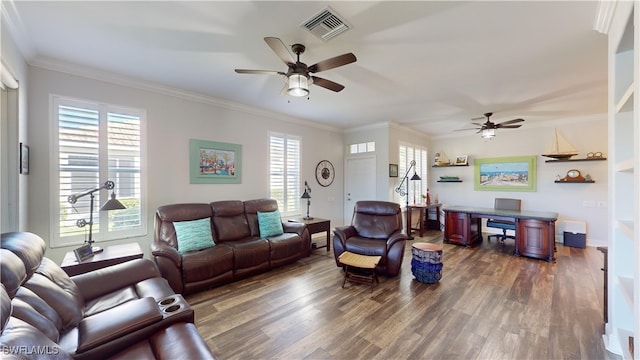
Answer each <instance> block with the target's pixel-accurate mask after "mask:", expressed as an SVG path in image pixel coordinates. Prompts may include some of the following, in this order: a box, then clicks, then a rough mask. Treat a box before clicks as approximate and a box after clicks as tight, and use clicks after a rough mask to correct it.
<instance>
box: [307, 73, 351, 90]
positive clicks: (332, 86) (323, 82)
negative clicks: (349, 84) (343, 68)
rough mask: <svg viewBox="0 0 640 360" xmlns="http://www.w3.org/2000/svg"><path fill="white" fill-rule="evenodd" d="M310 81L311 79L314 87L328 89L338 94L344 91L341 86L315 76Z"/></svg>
mask: <svg viewBox="0 0 640 360" xmlns="http://www.w3.org/2000/svg"><path fill="white" fill-rule="evenodd" d="M311 79H313V84H314V85H318V86H321V87H323V88H325V89H329V90H331V91H335V92H339V91H342V89H344V86H343V85H340V84H338V83H337V82H333V81H331V80H327V79H323V78H319V77H317V76H312V77H311Z"/></svg>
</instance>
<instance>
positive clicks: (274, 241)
mask: <svg viewBox="0 0 640 360" xmlns="http://www.w3.org/2000/svg"><path fill="white" fill-rule="evenodd" d="M268 239H269V241H270V242H271V260H279V259H288V258H291V257H292V256H296V255H300V254H301V253H302V241H301V240H300V236H298V234H292V233H284V234H282V235H278V236H270V237H269V238H268Z"/></svg>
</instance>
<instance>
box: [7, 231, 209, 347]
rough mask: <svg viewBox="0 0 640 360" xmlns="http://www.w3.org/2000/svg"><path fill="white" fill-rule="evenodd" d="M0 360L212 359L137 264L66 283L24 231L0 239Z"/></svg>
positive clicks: (156, 280)
mask: <svg viewBox="0 0 640 360" xmlns="http://www.w3.org/2000/svg"><path fill="white" fill-rule="evenodd" d="M0 245H1V246H0V278H1V280H2V286H1V287H0V305H1V319H0V325H1V333H0V354H1V355H2V356H0V357H2V358H3V359H5V358H7V359H11V358H19V359H24V358H29V359H30V358H35V359H37V358H43V359H105V358H115V359H118V358H121V359H132V358H135V359H158V358H166V359H177V358H190V359H212V358H214V355H213V354H212V353H211V350H210V349H209V348H208V346H207V345H206V343H205V341H204V340H203V338H202V337H201V336H200V334H199V333H198V331H197V329H196V327H195V326H194V324H193V320H194V314H193V309H191V307H190V306H189V304H188V303H186V302H185V301H184V298H182V296H181V295H177V294H175V293H174V292H173V291H172V290H171V288H170V287H169V285H168V284H167V282H166V280H165V279H163V278H162V277H161V276H160V273H159V271H158V269H157V268H156V266H155V264H154V263H153V262H152V261H150V260H148V259H137V260H132V261H128V262H125V263H122V264H118V265H114V266H110V267H106V268H102V269H99V270H95V271H91V272H88V273H84V274H80V275H76V276H73V277H69V276H68V275H67V274H66V273H65V272H64V271H63V270H62V268H60V266H58V265H57V264H56V263H54V262H53V261H52V260H50V259H48V258H46V257H44V253H45V249H46V246H45V242H44V240H42V238H40V237H39V236H38V235H36V234H32V233H28V232H15V233H5V234H2V235H1V240H0Z"/></svg>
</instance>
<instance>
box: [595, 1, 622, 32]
mask: <svg viewBox="0 0 640 360" xmlns="http://www.w3.org/2000/svg"><path fill="white" fill-rule="evenodd" d="M617 4H618V1H617V0H600V1H599V2H598V9H597V10H596V17H595V19H594V20H593V30H595V31H597V32H599V33H601V34H605V35H606V34H607V33H608V32H609V27H610V26H611V21H612V19H613V13H614V11H615V9H616V5H617Z"/></svg>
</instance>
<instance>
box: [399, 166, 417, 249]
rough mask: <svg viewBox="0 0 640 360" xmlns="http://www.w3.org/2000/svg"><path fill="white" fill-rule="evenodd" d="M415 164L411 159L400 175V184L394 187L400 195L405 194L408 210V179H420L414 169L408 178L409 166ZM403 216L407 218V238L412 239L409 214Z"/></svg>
mask: <svg viewBox="0 0 640 360" xmlns="http://www.w3.org/2000/svg"><path fill="white" fill-rule="evenodd" d="M415 165H416V161H415V160H411V163H410V164H409V168H408V169H407V172H406V173H405V174H404V176H403V177H402V181H400V184H399V185H398V186H397V187H396V192H397V193H398V194H399V195H400V196H406V199H407V200H406V202H407V207H406V209H407V211H409V180H422V179H421V178H420V176H418V173H416V171H415V170H414V171H413V176H412V177H411V179H409V172H410V171H411V168H413V167H414V166H415ZM405 182H406V183H407V190H406V191H405V190H404V189H403V188H402V185H403V184H404V183H405ZM405 217H406V218H407V240H413V236H411V224H410V223H409V216H408V215H407V216H405Z"/></svg>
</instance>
